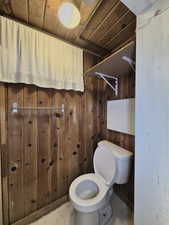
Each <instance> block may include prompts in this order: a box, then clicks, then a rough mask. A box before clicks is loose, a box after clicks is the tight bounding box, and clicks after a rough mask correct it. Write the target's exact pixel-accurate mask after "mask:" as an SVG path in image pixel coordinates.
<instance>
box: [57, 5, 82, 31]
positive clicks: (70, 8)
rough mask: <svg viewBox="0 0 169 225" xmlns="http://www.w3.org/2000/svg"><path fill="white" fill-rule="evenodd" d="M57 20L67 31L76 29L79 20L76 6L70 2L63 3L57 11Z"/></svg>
mask: <svg viewBox="0 0 169 225" xmlns="http://www.w3.org/2000/svg"><path fill="white" fill-rule="evenodd" d="M58 18H59V20H60V22H61V23H62V24H63V25H64V26H65V27H66V28H68V29H73V28H75V27H77V26H78V25H79V23H80V19H81V16H80V11H79V8H78V6H76V5H75V4H74V3H72V2H65V3H63V4H62V5H61V6H60V8H59V10H58Z"/></svg>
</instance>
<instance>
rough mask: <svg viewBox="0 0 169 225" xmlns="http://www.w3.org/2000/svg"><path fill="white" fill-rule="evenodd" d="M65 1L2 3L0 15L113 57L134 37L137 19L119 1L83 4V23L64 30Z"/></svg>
mask: <svg viewBox="0 0 169 225" xmlns="http://www.w3.org/2000/svg"><path fill="white" fill-rule="evenodd" d="M64 1H65V0H0V13H1V15H7V16H9V17H10V18H14V19H17V20H19V21H22V22H26V23H28V24H29V25H33V26H35V27H37V28H40V29H42V30H44V31H47V32H49V33H51V34H53V35H55V36H56V37H59V38H61V39H63V40H65V41H67V42H69V43H72V44H74V45H77V46H80V47H82V48H85V49H87V50H89V51H91V52H93V53H95V54H96V55H100V56H105V55H108V54H110V53H111V52H112V51H113V50H114V49H116V48H117V47H118V46H120V45H121V44H123V43H125V42H127V41H128V40H129V39H131V38H132V37H134V36H135V26H136V17H135V15H134V14H133V13H132V12H130V11H129V10H128V9H127V7H126V6H125V5H124V4H123V3H121V2H120V0H96V1H95V2H94V3H93V4H92V5H90V7H89V6H87V5H85V4H84V3H83V2H82V3H81V6H80V11H81V17H82V19H81V23H80V25H79V26H78V27H77V28H75V29H72V30H69V29H66V28H64V27H63V26H62V25H61V24H60V22H59V20H58V19H57V11H58V8H59V6H60V5H61V3H62V2H64ZM67 1H68V0H67Z"/></svg>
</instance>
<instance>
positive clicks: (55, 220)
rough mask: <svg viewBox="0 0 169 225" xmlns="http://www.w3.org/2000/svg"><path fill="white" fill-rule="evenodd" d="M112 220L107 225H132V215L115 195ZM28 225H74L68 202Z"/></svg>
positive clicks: (71, 210)
mask: <svg viewBox="0 0 169 225" xmlns="http://www.w3.org/2000/svg"><path fill="white" fill-rule="evenodd" d="M112 204H113V206H114V207H113V209H114V210H113V218H112V220H111V221H110V223H109V224H108V225H133V213H132V212H131V210H130V209H129V208H128V207H127V206H126V205H125V203H123V202H122V201H121V200H120V199H119V198H118V197H117V196H116V195H114V196H113V203H112ZM30 225H74V224H73V208H72V206H71V204H70V202H67V203H65V204H64V205H63V206H61V207H59V208H58V209H56V210H54V211H53V212H51V213H49V214H48V215H46V216H44V217H42V218H41V219H39V220H37V221H36V222H34V223H31V224H30Z"/></svg>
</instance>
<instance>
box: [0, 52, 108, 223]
mask: <svg viewBox="0 0 169 225" xmlns="http://www.w3.org/2000/svg"><path fill="white" fill-rule="evenodd" d="M96 60H97V59H96V58H94V57H93V56H91V55H89V54H84V70H86V69H89V67H91V66H92V65H94V64H95V63H96ZM104 89H105V85H104V83H103V82H102V81H101V80H98V79H96V78H94V79H93V78H91V77H86V79H85V92H84V93H79V92H74V91H56V90H51V89H42V88H38V87H36V86H32V85H23V84H1V86H0V96H4V98H3V99H4V101H2V102H1V105H0V107H1V110H2V112H3V113H2V114H1V153H2V168H3V171H2V188H3V210H4V217H3V219H4V225H9V224H14V223H15V224H26V222H25V221H28V220H24V218H29V222H30V221H31V219H33V218H35V217H36V219H37V216H35V214H36V213H35V212H36V211H37V210H39V209H42V208H44V207H47V206H48V205H50V204H51V203H54V202H55V201H56V200H59V199H61V198H62V197H64V196H65V195H66V194H67V193H68V189H69V185H70V183H71V182H72V180H74V179H75V178H76V177H77V176H79V175H80V174H82V173H86V172H89V171H92V157H93V152H94V150H95V148H96V145H97V142H98V141H99V140H100V139H103V138H104V137H105V135H106V133H105V131H106V129H105V119H104V118H105V116H106V114H105V113H106V112H105V99H104V98H103V97H102V96H103V93H104ZM2 94H3V95H2ZM14 102H17V103H18V104H19V105H20V106H33V107H36V106H56V107H57V106H58V107H60V106H61V104H64V105H65V113H61V112H55V111H38V112H37V111H33V112H32V111H20V112H18V113H11V106H12V103H14ZM5 110H6V113H5ZM61 202H62V201H61ZM49 208H50V207H48V210H49ZM0 209H1V208H0ZM43 213H45V212H43V211H42V210H41V215H42V214H43ZM31 214H32V215H34V216H32V218H31V216H29V217H27V216H28V215H31ZM21 219H22V220H21ZM17 221H21V222H17Z"/></svg>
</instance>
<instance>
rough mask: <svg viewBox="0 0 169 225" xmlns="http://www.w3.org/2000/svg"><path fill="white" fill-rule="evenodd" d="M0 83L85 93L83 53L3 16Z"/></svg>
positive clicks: (0, 40) (1, 21) (0, 22)
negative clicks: (22, 84)
mask: <svg viewBox="0 0 169 225" xmlns="http://www.w3.org/2000/svg"><path fill="white" fill-rule="evenodd" d="M0 28H1V30H0V81H3V82H10V83H26V84H35V85H37V86H40V87H45V88H55V89H66V90H70V89H73V90H76V91H83V90H84V83H83V51H82V50H81V49H79V48H76V47H74V46H71V45H69V44H66V43H65V42H63V41H60V40H58V39H56V38H53V37H51V36H49V35H47V34H44V33H42V32H40V31H37V30H34V29H32V28H29V27H27V26H25V25H22V24H20V23H17V22H15V21H12V20H10V19H7V18H5V17H2V16H0Z"/></svg>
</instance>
